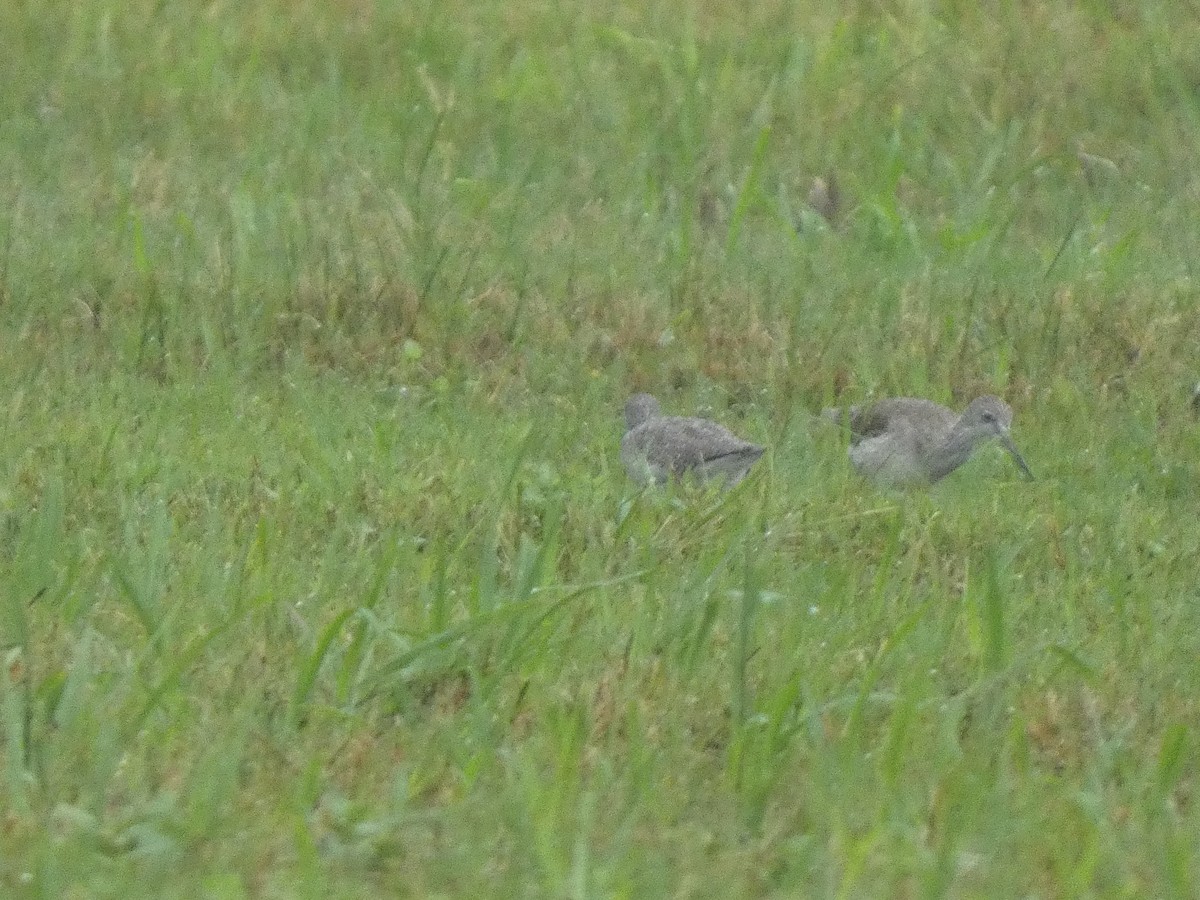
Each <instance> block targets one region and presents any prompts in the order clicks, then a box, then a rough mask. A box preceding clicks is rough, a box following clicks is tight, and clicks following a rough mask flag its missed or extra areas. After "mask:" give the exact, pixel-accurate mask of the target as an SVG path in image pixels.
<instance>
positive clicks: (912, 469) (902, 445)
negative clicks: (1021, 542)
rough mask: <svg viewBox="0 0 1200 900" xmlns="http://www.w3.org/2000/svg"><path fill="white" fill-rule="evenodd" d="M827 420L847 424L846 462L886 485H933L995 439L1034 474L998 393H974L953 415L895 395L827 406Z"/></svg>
mask: <svg viewBox="0 0 1200 900" xmlns="http://www.w3.org/2000/svg"><path fill="white" fill-rule="evenodd" d="M824 415H825V417H826V418H827V419H831V420H832V421H834V422H837V423H839V424H841V423H843V422H846V423H847V424H848V425H849V429H850V462H851V463H853V465H854V468H855V469H856V470H857V471H858V472H859V473H860V474H862V475H865V476H866V477H868V478H870V479H872V480H874V481H876V482H878V483H880V484H885V485H891V486H897V487H898V486H906V485H913V484H932V483H933V482H935V481H939V480H941V479H942V478H944V477H946V476H947V475H949V474H950V473H951V472H953V471H954V470H955V469H957V468H958V467H959V466H961V465H962V464H963V463H965V462H966V461H967V460H968V459H970V457H971V454H972V453H973V452H974V451H975V448H976V447H978V446H979V445H980V444H982V443H984V442H986V441H989V440H993V439H995V440H997V441H999V442H1000V444H1001V446H1003V447H1004V449H1005V450H1007V451H1008V452H1009V454H1010V455H1011V456H1012V458H1013V460H1014V462H1016V464H1017V467H1018V468H1019V469H1020V470H1021V471H1022V472H1023V473H1024V474H1025V475H1026V477H1028V478H1033V473H1032V472H1030V471H1029V466H1027V465H1026V464H1025V460H1024V458H1023V457H1022V456H1021V453H1020V451H1018V450H1017V446H1016V444H1014V443H1013V439H1012V436H1011V435H1010V434H1009V429H1010V427H1011V426H1012V418H1013V414H1012V409H1011V408H1010V407H1009V405H1008V404H1007V403H1005V402H1004V401H1003V400H1001V399H1000V398H999V397H992V396H985V397H976V398H975V399H974V400H972V401H971V403H970V405H969V406H968V407H967V408H966V409H965V410H964V411H963V414H962V415H961V416H960V415H957V414H956V413H954V412H953V411H952V410H949V409H946V407H944V406H941V405H939V404H937V403H934V402H932V401H930V400H919V399H916V398H913V397H897V398H895V399H891V400H881V401H879V402H878V403H875V404H874V405H872V406H868V407H861V408H860V407H857V406H852V407H850V408H849V409H848V410H841V409H827V410H825V413H824Z"/></svg>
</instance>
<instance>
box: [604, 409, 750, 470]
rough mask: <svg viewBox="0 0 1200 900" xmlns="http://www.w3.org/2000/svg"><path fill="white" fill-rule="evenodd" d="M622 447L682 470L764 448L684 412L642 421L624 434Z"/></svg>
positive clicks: (658, 462) (714, 423)
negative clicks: (683, 413) (688, 416)
mask: <svg viewBox="0 0 1200 900" xmlns="http://www.w3.org/2000/svg"><path fill="white" fill-rule="evenodd" d="M622 447H623V448H626V447H627V448H628V449H627V450H626V451H625V452H627V453H629V454H631V455H632V454H638V455H642V456H645V457H646V458H648V459H649V460H651V461H652V462H653V463H654V464H655V465H659V466H663V467H665V468H668V469H670V470H671V471H673V472H683V471H684V470H685V469H690V468H694V467H696V466H699V465H702V464H704V463H706V462H711V461H712V460H715V459H720V458H721V457H724V456H731V455H735V454H752V453H762V450H763V448H762V447H759V446H758V445H757V444H752V443H750V442H749V441H744V440H742V439H741V438H740V437H738V436H737V435H735V434H734V433H733V432H731V431H729V429H727V428H725V427H723V426H721V425H718V424H717V423H716V422H710V421H709V420H707V419H695V418H687V417H683V416H661V417H659V418H657V419H653V420H651V421H649V422H645V423H643V424H641V425H639V426H638V427H637V428H634V429H633V430H632V431H630V432H629V433H627V434H626V435H625V438H624V439H623V441H622Z"/></svg>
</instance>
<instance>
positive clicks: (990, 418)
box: [981, 412, 996, 425]
mask: <svg viewBox="0 0 1200 900" xmlns="http://www.w3.org/2000/svg"><path fill="white" fill-rule="evenodd" d="M981 418H982V419H983V421H985V422H987V423H988V424H989V425H991V424H994V423H995V421H996V414H995V413H994V412H985V413H984V414H983V416H982V417H981Z"/></svg>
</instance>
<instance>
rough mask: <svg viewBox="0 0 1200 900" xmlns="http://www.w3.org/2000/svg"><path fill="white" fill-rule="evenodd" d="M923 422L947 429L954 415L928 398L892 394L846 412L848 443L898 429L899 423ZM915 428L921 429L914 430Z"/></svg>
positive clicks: (855, 442)
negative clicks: (894, 395) (848, 431)
mask: <svg viewBox="0 0 1200 900" xmlns="http://www.w3.org/2000/svg"><path fill="white" fill-rule="evenodd" d="M922 421H923V422H927V423H929V424H931V425H934V426H935V428H936V430H937V431H938V432H939V433H944V432H946V431H949V430H950V429H951V428H953V427H954V423H955V422H957V421H958V416H956V415H955V414H954V413H953V412H951V411H950V410H948V409H946V407H944V406H941V405H940V404H937V403H934V402H933V401H932V400H923V399H920V398H917V397H893V398H890V399H888V400H880V401H879V402H878V403H874V404H871V405H870V406H866V407H863V408H853V409H852V410H851V415H850V442H851V443H852V444H857V443H858V442H859V441H863V440H867V439H868V438H873V437H879V435H881V434H883V433H884V432H885V431H894V430H898V428H899V426H900V423H901V422H906V423H909V424H916V423H918V422H922ZM918 431H924V430H922V429H918Z"/></svg>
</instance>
